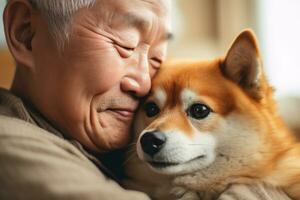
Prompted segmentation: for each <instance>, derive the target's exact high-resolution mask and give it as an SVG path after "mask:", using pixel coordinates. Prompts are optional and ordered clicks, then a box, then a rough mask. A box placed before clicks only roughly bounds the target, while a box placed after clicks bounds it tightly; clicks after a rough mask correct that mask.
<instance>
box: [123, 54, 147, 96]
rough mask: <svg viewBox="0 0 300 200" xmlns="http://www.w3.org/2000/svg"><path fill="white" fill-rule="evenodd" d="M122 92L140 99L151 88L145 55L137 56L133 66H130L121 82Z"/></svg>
mask: <svg viewBox="0 0 300 200" xmlns="http://www.w3.org/2000/svg"><path fill="white" fill-rule="evenodd" d="M121 87H122V90H123V91H125V92H131V93H134V94H135V95H137V96H139V97H142V96H145V95H146V94H148V92H149V90H150V88H151V78H150V71H149V63H148V57H147V55H139V59H138V61H137V62H136V64H135V66H130V67H129V71H128V74H127V75H126V76H125V77H124V78H123V79H122V81H121Z"/></svg>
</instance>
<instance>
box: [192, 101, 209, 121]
mask: <svg viewBox="0 0 300 200" xmlns="http://www.w3.org/2000/svg"><path fill="white" fill-rule="evenodd" d="M210 112H211V109H210V108H209V107H208V106H206V105H204V104H201V103H195V104H193V105H191V106H190V107H189V108H188V110H187V114H188V116H190V117H192V118H195V119H204V118H205V117H207V116H208V115H209V113H210Z"/></svg>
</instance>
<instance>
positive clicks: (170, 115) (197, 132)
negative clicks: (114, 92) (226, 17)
mask: <svg viewBox="0 0 300 200" xmlns="http://www.w3.org/2000/svg"><path fill="white" fill-rule="evenodd" d="M272 92H273V91H272V88H271V87H270V86H269V85H268V83H267V81H266V78H265V76H264V71H263V68H262V63H261V59H260V56H259V50H258V46H257V42H256V39H255V36H254V35H253V33H252V32H251V31H249V30H246V31H244V32H242V33H241V34H240V35H239V36H238V37H237V39H236V40H235V41H234V43H233V44H232V46H231V48H230V49H229V51H228V52H227V54H226V56H225V57H224V58H218V59H215V60H211V61H205V62H173V63H171V62H170V63H166V64H165V65H164V66H163V67H162V69H161V70H160V72H159V73H158V74H157V76H156V77H155V78H154V80H153V87H152V89H151V93H150V94H149V96H148V97H147V98H146V99H145V101H144V102H143V104H142V105H141V108H140V110H139V112H138V114H137V116H136V122H135V127H134V129H135V130H134V131H135V141H136V144H137V154H138V157H139V159H140V160H142V161H143V162H145V163H146V164H147V165H148V166H149V167H150V168H151V169H152V170H154V171H155V172H158V173H162V174H169V175H170V174H171V175H175V174H184V173H190V172H193V171H199V170H204V169H207V168H209V167H208V166H213V167H212V168H213V169H214V170H213V171H214V172H211V173H217V171H219V170H220V171H221V172H220V173H226V171H233V172H234V171H235V170H240V169H243V168H245V166H247V167H248V168H254V167H256V165H259V161H260V160H262V159H268V156H267V155H269V154H268V153H269V148H270V146H272V145H271V143H274V142H275V140H276V139H274V138H273V136H272V135H270V134H269V133H270V130H272V128H274V127H273V123H275V122H274V120H275V121H276V120H277V118H276V117H274V116H276V113H275V108H274V107H275V106H274V102H273V100H272Z"/></svg>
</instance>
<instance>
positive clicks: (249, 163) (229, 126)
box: [174, 113, 263, 191]
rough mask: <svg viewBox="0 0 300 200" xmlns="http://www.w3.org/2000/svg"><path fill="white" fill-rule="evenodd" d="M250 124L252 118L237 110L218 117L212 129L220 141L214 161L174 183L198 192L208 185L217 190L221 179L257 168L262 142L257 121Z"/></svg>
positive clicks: (218, 141) (217, 140)
mask: <svg viewBox="0 0 300 200" xmlns="http://www.w3.org/2000/svg"><path fill="white" fill-rule="evenodd" d="M249 124H250V119H249V118H247V117H245V116H243V115H241V114H236V113H232V114H230V115H228V116H227V117H225V118H224V119H219V120H218V126H217V127H216V129H214V130H213V132H211V134H212V135H214V136H215V138H216V142H217V147H216V158H215V160H214V162H213V163H212V164H211V165H210V166H209V167H207V168H205V169H202V170H200V171H197V172H196V173H194V174H189V175H186V176H181V177H178V178H176V179H175V180H174V183H175V185H179V186H183V187H186V188H189V189H192V190H197V191H201V190H206V191H208V189H207V188H209V187H211V188H214V190H216V188H218V186H217V184H218V183H219V182H224V183H225V182H226V181H225V178H227V177H234V176H235V175H239V176H240V175H243V173H246V172H247V170H248V169H249V170H250V169H253V168H255V167H256V164H257V163H258V162H259V161H260V160H261V158H262V156H263V155H262V154H260V152H259V151H258V149H261V146H262V144H261V140H260V138H259V137H258V134H255V131H256V130H257V127H256V125H255V122H253V126H250V125H249ZM241 130H242V131H241ZM228 181H230V180H228ZM224 186H225V185H224ZM222 189H224V188H222V186H220V190H222Z"/></svg>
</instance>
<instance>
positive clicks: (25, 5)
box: [3, 0, 34, 68]
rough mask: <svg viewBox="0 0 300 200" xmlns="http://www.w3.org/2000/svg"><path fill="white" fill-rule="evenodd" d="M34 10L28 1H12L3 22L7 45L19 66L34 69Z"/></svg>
mask: <svg viewBox="0 0 300 200" xmlns="http://www.w3.org/2000/svg"><path fill="white" fill-rule="evenodd" d="M33 12H34V10H33V8H32V6H31V4H30V3H29V1H28V0H10V1H8V3H7V6H6V8H5V10H4V15H3V21H4V30H5V36H6V41H7V45H8V47H9V49H10V51H11V53H12V55H13V57H14V58H15V61H16V62H17V64H18V65H22V66H24V67H29V68H33V67H34V66H33V56H32V40H33V37H34V27H33Z"/></svg>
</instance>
